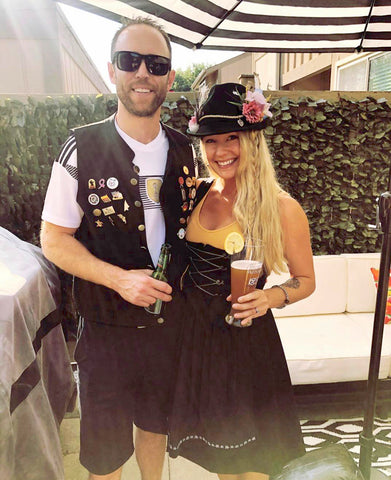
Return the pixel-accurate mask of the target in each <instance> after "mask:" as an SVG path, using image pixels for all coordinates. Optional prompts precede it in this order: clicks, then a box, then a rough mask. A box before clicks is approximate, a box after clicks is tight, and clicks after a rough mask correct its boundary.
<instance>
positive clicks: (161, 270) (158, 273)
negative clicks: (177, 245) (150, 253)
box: [145, 243, 171, 315]
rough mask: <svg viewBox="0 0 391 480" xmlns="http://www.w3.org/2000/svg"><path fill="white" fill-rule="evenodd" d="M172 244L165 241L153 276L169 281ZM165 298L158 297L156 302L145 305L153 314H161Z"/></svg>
mask: <svg viewBox="0 0 391 480" xmlns="http://www.w3.org/2000/svg"><path fill="white" fill-rule="evenodd" d="M170 250H171V245H170V244H169V243H163V245H162V248H161V249H160V255H159V260H158V262H157V267H156V269H155V270H154V272H153V273H152V278H156V279H157V280H162V281H163V282H167V267H168V264H169V262H170V259H171V252H170ZM162 305H163V300H160V298H157V299H156V302H155V303H153V304H152V305H149V307H145V310H146V311H147V312H149V313H152V314H153V315H159V314H160V311H161V309H162Z"/></svg>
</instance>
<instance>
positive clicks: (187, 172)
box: [183, 165, 189, 175]
mask: <svg viewBox="0 0 391 480" xmlns="http://www.w3.org/2000/svg"><path fill="white" fill-rule="evenodd" d="M183 171H184V172H185V175H189V169H188V168H187V167H186V165H185V166H184V167H183Z"/></svg>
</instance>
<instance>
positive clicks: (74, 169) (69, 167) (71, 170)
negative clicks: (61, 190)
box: [65, 165, 78, 180]
mask: <svg viewBox="0 0 391 480" xmlns="http://www.w3.org/2000/svg"><path fill="white" fill-rule="evenodd" d="M65 170H66V171H67V172H68V173H69V175H70V176H71V177H73V178H74V179H75V180H77V179H78V173H77V167H74V166H73V165H66V166H65Z"/></svg>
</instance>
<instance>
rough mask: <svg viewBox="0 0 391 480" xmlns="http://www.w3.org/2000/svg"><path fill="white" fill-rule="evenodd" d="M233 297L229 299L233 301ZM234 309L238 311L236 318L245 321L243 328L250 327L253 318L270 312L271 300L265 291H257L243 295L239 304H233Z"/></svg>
mask: <svg viewBox="0 0 391 480" xmlns="http://www.w3.org/2000/svg"><path fill="white" fill-rule="evenodd" d="M231 299H232V296H231V295H229V296H228V297H227V300H228V301H231ZM232 308H233V309H235V310H237V311H238V313H235V315H234V317H235V318H238V319H243V320H242V321H241V323H240V324H241V326H242V327H249V326H250V325H252V322H253V318H257V317H261V316H262V315H265V313H266V312H267V311H268V310H269V308H270V305H269V299H268V297H267V295H266V293H265V292H264V291H263V290H259V289H255V290H254V291H252V292H250V293H247V294H246V295H242V296H241V297H239V298H238V303H234V304H232Z"/></svg>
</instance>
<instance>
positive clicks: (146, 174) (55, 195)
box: [42, 122, 169, 266]
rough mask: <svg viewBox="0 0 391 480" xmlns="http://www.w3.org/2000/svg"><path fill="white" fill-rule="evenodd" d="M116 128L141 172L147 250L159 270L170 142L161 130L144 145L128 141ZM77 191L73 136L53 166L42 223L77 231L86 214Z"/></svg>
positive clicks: (141, 194)
mask: <svg viewBox="0 0 391 480" xmlns="http://www.w3.org/2000/svg"><path fill="white" fill-rule="evenodd" d="M115 127H116V129H117V131H118V133H119V135H120V136H121V137H122V138H123V140H124V141H125V142H126V143H127V144H128V145H129V147H130V148H131V149H132V150H133V152H134V154H135V157H134V159H133V163H134V165H137V166H138V167H139V169H140V171H139V189H140V196H141V199H142V203H143V208H144V217H145V233H146V238H147V246H148V250H149V252H150V254H151V257H152V260H153V263H154V265H155V266H156V265H157V261H158V258H159V252H160V247H161V245H162V243H164V240H165V236H166V227H165V222H164V216H163V211H162V208H161V205H160V202H159V191H160V187H161V185H162V182H163V176H164V171H165V168H166V163H167V152H168V147H169V145H168V139H167V137H166V134H165V132H164V131H163V130H162V128H161V127H160V132H159V134H158V135H157V137H156V138H155V139H154V140H152V142H150V143H148V144H146V145H145V144H143V143H140V142H137V141H136V140H134V139H133V138H131V137H129V135H127V134H126V133H125V132H124V131H122V130H121V129H120V128H119V126H118V125H117V122H115ZM77 190H78V181H77V149H76V140H75V137H74V136H73V135H72V136H70V137H69V139H68V140H67V142H66V143H65V144H64V147H63V149H62V150H61V154H60V156H59V158H58V160H57V161H56V162H54V164H53V168H52V173H51V177H50V181H49V185H48V189H47V192H46V198H45V203H44V207H43V211H42V219H43V220H45V221H47V222H50V223H54V224H55V225H60V226H62V227H68V228H78V227H79V226H80V223H81V220H82V218H83V215H84V213H83V210H82V209H81V207H80V205H79V204H78V203H77Z"/></svg>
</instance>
